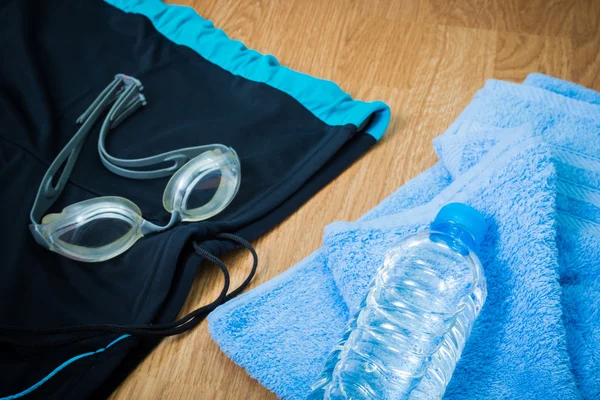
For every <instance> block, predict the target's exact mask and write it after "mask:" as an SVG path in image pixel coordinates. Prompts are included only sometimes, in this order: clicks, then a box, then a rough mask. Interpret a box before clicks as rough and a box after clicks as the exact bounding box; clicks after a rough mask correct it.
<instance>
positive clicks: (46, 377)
mask: <svg viewBox="0 0 600 400" xmlns="http://www.w3.org/2000/svg"><path fill="white" fill-rule="evenodd" d="M129 336H130V335H122V336H119V337H118V338H116V339H115V340H113V341H112V342H110V343H109V344H107V345H106V347H103V348H101V349H98V350H96V351H92V352H89V353H83V354H80V355H78V356H75V357H73V358H70V359H68V360H67V361H65V362H64V363H62V364H60V365H59V366H58V367H56V368H55V369H54V371H52V372H50V373H49V374H48V375H46V376H45V377H44V378H42V379H41V380H40V381H39V382H37V383H36V384H34V385H33V386H31V387H29V388H28V389H25V390H23V391H22V392H20V393H17V394H13V395H10V396H7V397H0V400H12V399H17V398H19V397H23V396H25V395H28V394H29V393H31V392H33V391H34V390H35V389H37V388H39V387H40V386H42V385H43V384H44V383H46V382H48V380H50V379H51V378H52V377H53V376H54V375H56V374H58V373H59V372H60V371H61V370H63V369H65V368H66V367H67V366H69V365H70V364H73V363H74V362H75V361H77V360H81V359H82V358H85V357H89V356H93V355H95V354H98V353H102V352H103V351H104V350H106V349H108V348H109V347H110V346H112V345H114V344H115V343H117V342H119V341H121V340H123V339H125V338H128V337H129Z"/></svg>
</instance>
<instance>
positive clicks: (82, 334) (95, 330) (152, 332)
mask: <svg viewBox="0 0 600 400" xmlns="http://www.w3.org/2000/svg"><path fill="white" fill-rule="evenodd" d="M216 238H217V239H226V240H231V241H233V242H236V243H238V244H240V245H241V246H243V247H245V248H246V249H248V250H249V251H250V253H252V257H253V259H254V261H253V263H252V269H251V270H250V273H249V274H248V276H247V277H246V279H245V280H244V282H242V283H241V284H240V285H239V286H238V287H237V288H236V289H235V290H233V291H232V292H231V293H229V294H228V293H227V292H228V291H229V284H230V277H229V271H228V270H227V266H226V265H225V264H224V263H223V262H222V261H221V260H220V259H219V258H217V257H215V256H214V255H213V254H211V253H209V252H208V251H206V250H204V249H202V248H201V247H200V245H198V243H196V242H194V243H193V245H194V250H195V251H196V253H197V254H198V255H200V256H201V257H203V258H205V259H207V260H208V261H210V262H212V263H213V264H215V265H217V266H218V267H219V269H220V270H221V272H222V273H223V277H224V279H225V283H224V285H223V289H221V293H220V294H219V297H217V299H216V300H215V301H213V302H211V303H209V304H207V305H205V306H202V307H200V308H197V309H196V310H194V311H192V312H191V313H189V314H187V315H186V316H184V317H182V318H180V319H178V320H177V321H173V322H171V323H167V324H160V325H115V324H85V325H72V326H65V327H59V328H27V327H16V326H6V325H0V332H2V333H8V332H12V333H13V334H14V333H20V334H26V335H33V336H35V335H60V334H66V333H77V335H74V336H70V337H66V338H61V339H55V340H47V341H32V340H29V341H28V340H20V339H11V338H8V337H4V336H0V344H7V345H11V346H19V347H33V348H46V347H60V346H65V345H68V344H71V343H75V342H78V341H81V340H84V339H89V338H91V337H95V336H100V335H103V334H107V333H121V334H130V335H134V336H160V337H164V336H173V335H177V334H179V333H183V332H185V331H187V330H189V329H191V328H193V327H195V326H196V325H198V324H199V323H200V322H201V321H202V320H203V319H204V318H206V316H207V315H208V314H209V313H210V312H211V311H212V310H214V309H215V308H217V307H218V306H219V305H221V304H223V303H225V302H226V301H228V300H230V299H232V298H233V297H235V296H237V295H238V294H239V293H240V292H241V291H242V290H244V289H245V288H246V286H248V284H249V283H250V281H252V278H253V277H254V274H255V273H256V269H257V267H258V255H257V254H256V251H255V250H254V247H252V245H251V244H250V242H248V241H247V240H244V239H242V238H241V237H239V236H236V235H232V234H229V233H220V234H218V235H216Z"/></svg>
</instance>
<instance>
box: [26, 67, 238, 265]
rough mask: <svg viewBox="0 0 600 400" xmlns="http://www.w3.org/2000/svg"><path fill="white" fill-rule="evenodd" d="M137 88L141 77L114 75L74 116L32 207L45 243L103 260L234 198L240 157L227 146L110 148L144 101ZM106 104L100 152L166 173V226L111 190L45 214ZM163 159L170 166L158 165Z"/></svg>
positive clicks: (154, 174)
mask: <svg viewBox="0 0 600 400" xmlns="http://www.w3.org/2000/svg"><path fill="white" fill-rule="evenodd" d="M142 90H143V87H142V84H141V82H140V81H139V80H137V79H135V78H133V77H130V76H127V75H123V74H119V75H117V76H115V79H114V80H113V82H112V83H111V84H110V85H108V87H106V89H104V91H102V93H101V94H100V95H99V96H98V98H97V99H96V100H95V101H94V102H93V103H92V105H91V106H90V107H89V108H88V109H87V110H86V111H85V112H84V113H83V114H82V115H81V117H79V118H78V119H77V123H79V124H81V127H80V128H79V130H78V131H77V133H76V134H75V135H74V136H73V138H72V139H71V140H70V141H69V142H68V143H67V145H66V146H65V147H64V148H63V149H62V150H61V152H60V153H59V154H58V156H57V157H56V159H55V160H54V161H53V162H52V164H51V165H50V167H49V168H48V170H47V171H46V174H45V175H44V178H43V179H42V182H41V184H40V187H39V189H38V192H37V196H36V198H35V201H34V203H33V207H32V209H31V213H30V219H31V225H30V229H31V232H32V234H33V237H34V238H35V240H36V241H37V242H38V243H39V244H41V245H42V246H44V247H45V248H47V249H49V250H51V251H54V252H56V253H58V254H61V255H63V256H65V257H68V258H71V259H74V260H79V261H84V262H98V261H105V260H108V259H111V258H113V257H116V256H117V255H119V254H121V253H123V252H124V251H126V250H127V249H129V248H130V247H131V246H133V244H134V243H135V242H136V241H137V240H138V239H140V238H141V237H143V236H146V235H149V234H152V233H157V232H161V231H164V230H166V229H169V228H171V227H173V226H175V225H176V224H178V223H179V222H181V221H190V222H193V221H202V220H206V219H208V218H210V217H212V216H214V215H216V214H218V213H219V212H221V211H222V210H223V209H224V208H225V207H227V206H228V205H229V203H231V201H232V200H233V198H234V197H235V195H236V193H237V191H238V189H239V186H240V160H239V158H238V156H237V154H236V153H235V151H234V150H233V149H231V148H229V147H226V146H224V145H221V144H212V145H206V146H197V147H188V148H184V149H179V150H173V151H169V152H166V153H162V154H158V155H155V156H151V157H146V158H139V159H121V158H117V157H113V156H111V155H110V154H108V152H107V151H106V148H105V145H104V144H105V141H106V136H107V135H108V132H109V131H110V130H111V129H114V128H116V127H117V126H118V125H119V124H120V123H121V122H123V121H124V120H125V119H126V118H127V117H128V116H130V115H131V114H133V113H134V112H135V111H137V110H138V109H139V108H140V107H142V106H144V105H145V104H146V99H145V98H144V96H143V95H142V93H141V91H142ZM109 107H110V109H109V111H108V114H107V115H106V117H105V119H104V121H103V123H102V127H101V129H100V136H99V139H98V153H99V155H100V159H101V160H102V163H103V164H104V166H105V167H106V168H108V169H109V170H110V171H111V172H113V173H115V174H117V175H120V176H123V177H126V178H131V179H156V178H161V177H166V176H170V175H172V177H171V179H170V180H169V182H168V183H167V186H166V187H165V191H164V194H163V206H164V208H165V209H166V210H167V211H168V212H170V213H171V219H170V221H169V222H168V224H167V225H164V226H159V225H155V224H153V223H152V222H150V221H147V220H145V219H143V218H142V213H141V211H140V209H139V208H138V207H137V206H136V205H135V204H134V203H133V202H131V201H130V200H127V199H125V198H123V197H116V196H106V197H97V198H94V199H90V200H86V201H81V202H79V203H75V204H73V205H70V206H68V207H66V208H65V209H63V210H62V212H60V213H58V214H48V215H45V216H44V214H45V213H46V212H47V211H48V209H49V208H50V207H51V206H52V205H53V204H54V203H55V202H56V200H57V198H58V196H59V195H60V194H61V193H62V191H63V189H64V187H65V185H66V183H67V181H68V179H69V176H70V175H71V171H72V170H73V167H74V166H75V162H76V161H77V157H78V156H79V153H80V152H81V149H82V147H83V144H84V142H85V139H86V137H87V136H88V134H89V133H90V131H91V129H92V127H93V125H94V124H95V123H96V121H97V120H98V118H99V117H100V115H102V114H103V113H104V112H105V111H106V109H108V108H109ZM161 164H162V165H163V166H164V165H168V166H166V167H163V168H158V167H159V166H160V165H161ZM153 167H154V168H155V169H151V168H153ZM132 168H133V169H132ZM59 172H60V174H59ZM42 216H44V217H43V218H42ZM40 219H41V223H38V221H40Z"/></svg>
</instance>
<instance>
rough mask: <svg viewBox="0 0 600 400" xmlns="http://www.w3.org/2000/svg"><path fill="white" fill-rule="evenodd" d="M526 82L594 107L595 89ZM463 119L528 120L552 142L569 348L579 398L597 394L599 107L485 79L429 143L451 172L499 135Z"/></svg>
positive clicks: (538, 79) (535, 79)
mask: <svg viewBox="0 0 600 400" xmlns="http://www.w3.org/2000/svg"><path fill="white" fill-rule="evenodd" d="M526 83H528V84H535V85H536V86H538V85H539V86H541V87H546V88H549V89H552V90H553V91H556V92H558V93H562V94H568V95H572V96H573V97H574V98H576V99H586V100H589V101H591V102H592V103H594V102H595V103H596V104H600V94H598V93H596V92H593V91H591V90H589V89H583V88H581V87H579V86H577V85H574V84H571V83H569V82H564V81H560V80H558V79H556V78H550V77H546V76H544V75H541V74H532V75H531V76H530V77H528V78H527V80H526ZM465 120H469V121H474V122H472V124H473V126H475V127H476V128H475V129H481V127H482V124H491V125H496V126H505V127H506V126H516V125H519V124H521V123H523V122H525V121H529V122H531V123H532V124H533V125H534V127H535V128H534V130H535V133H536V134H538V135H543V137H544V138H545V139H546V140H547V141H548V143H549V144H550V146H551V149H552V158H553V161H554V164H555V166H556V170H557V174H558V180H557V193H556V197H557V198H556V202H557V203H556V207H557V243H558V251H559V275H560V284H561V304H562V309H563V314H564V323H565V327H566V342H567V348H568V353H569V357H570V360H571V367H572V371H573V374H574V376H575V379H576V381H577V385H578V387H579V389H580V390H581V393H582V394H583V396H584V398H600V373H599V371H600V354H599V353H598V349H600V279H599V278H598V277H599V276H600V190H599V189H600V140H599V139H600V137H599V136H600V106H598V105H595V104H591V103H588V102H583V101H578V100H575V99H571V98H567V97H565V96H562V95H559V94H556V93H551V92H549V91H547V90H542V89H539V88H536V87H528V86H526V85H515V84H512V83H507V82H500V81H489V82H488V83H487V84H486V86H485V87H484V89H482V90H481V91H480V92H479V93H478V94H477V96H476V97H475V100H474V101H473V102H472V103H471V104H470V105H469V106H468V107H467V108H466V109H465V111H464V112H463V113H462V114H461V116H460V117H459V118H458V120H457V122H456V123H455V124H454V125H453V126H452V127H451V128H450V129H449V130H448V131H447V132H446V133H445V134H444V135H442V136H440V137H439V138H437V139H435V141H434V143H435V148H436V151H437V153H438V155H439V157H440V159H441V160H442V162H443V163H444V165H445V166H446V167H447V168H448V170H449V171H450V173H451V174H452V175H453V176H456V174H457V173H459V172H460V170H461V169H463V168H465V166H468V165H470V164H472V163H473V162H476V160H477V157H480V156H481V154H482V153H484V152H485V149H486V148H487V147H489V146H490V143H494V142H495V141H496V140H498V137H499V136H498V135H497V133H498V131H493V130H492V131H488V132H489V133H487V134H485V135H478V134H477V132H475V133H467V132H466V130H465V129H463V127H464V124H462V122H463V121H465ZM471 132H473V131H471ZM474 148H475V149H481V150H482V151H481V152H479V153H478V152H474V151H472V149H474Z"/></svg>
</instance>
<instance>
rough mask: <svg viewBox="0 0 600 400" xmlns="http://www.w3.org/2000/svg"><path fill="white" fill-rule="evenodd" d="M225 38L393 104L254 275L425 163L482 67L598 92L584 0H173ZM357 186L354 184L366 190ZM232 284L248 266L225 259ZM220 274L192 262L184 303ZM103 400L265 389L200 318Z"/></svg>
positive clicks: (203, 299) (297, 256)
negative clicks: (381, 128) (381, 126)
mask: <svg viewBox="0 0 600 400" xmlns="http://www.w3.org/2000/svg"><path fill="white" fill-rule="evenodd" d="M178 2H179V3H180V4H185V5H190V6H192V7H194V8H195V9H196V10H197V11H198V12H199V13H200V14H201V15H203V16H204V17H205V18H208V19H211V20H213V21H214V22H215V25H216V26H218V27H220V28H223V29H224V30H225V31H226V32H227V33H228V35H229V36H230V37H232V38H235V39H239V40H241V41H243V42H244V43H245V44H246V45H248V46H249V47H252V48H255V49H257V50H259V51H261V52H262V53H269V54H274V55H276V56H277V58H278V59H279V60H280V62H281V63H282V64H285V65H287V66H289V67H291V68H293V69H296V70H299V71H302V72H305V73H308V74H311V75H314V76H318V77H322V78H326V79H331V80H334V81H335V82H337V83H338V84H340V85H341V86H342V88H344V90H346V91H347V92H349V93H351V94H352V95H353V96H355V97H357V98H360V99H363V100H375V99H379V100H383V101H385V102H387V103H388V104H389V105H390V106H391V109H392V113H393V116H392V122H391V124H390V127H389V129H388V132H387V134H386V136H385V137H384V139H383V140H382V141H381V142H380V143H379V144H378V145H377V146H376V147H375V148H374V149H373V150H372V151H370V152H369V153H368V154H366V155H365V156H364V157H362V159H361V160H360V161H358V162H357V163H355V164H354V165H353V166H352V167H350V168H349V169H348V170H347V171H346V172H345V173H344V174H342V175H341V176H340V177H339V178H337V179H336V180H335V181H334V182H332V183H331V184H329V185H328V186H327V187H326V188H325V189H324V190H322V191H321V192H320V193H318V194H317V195H316V196H314V197H313V198H312V199H311V200H310V201H309V202H308V203H307V204H305V205H304V206H303V207H302V208H300V209H299V210H298V211H297V212H296V213H294V214H293V215H292V216H290V217H289V218H288V219H287V220H286V221H285V222H283V223H282V224H281V225H280V226H278V227H277V228H276V229H274V230H273V231H272V232H270V233H268V234H267V235H265V236H263V237H262V238H261V239H260V240H258V241H256V242H255V243H254V245H255V246H256V249H257V251H258V253H259V256H260V266H259V271H258V274H257V276H256V278H255V279H254V281H253V282H252V285H251V287H256V286H257V285H260V284H262V283H264V282H266V281H268V280H270V279H272V278H273V277H274V276H276V275H278V274H280V273H281V272H283V271H285V270H286V269H288V268H290V267H291V266H293V265H294V264H296V263H297V262H299V261H300V260H302V259H303V258H304V257H306V256H307V255H308V254H310V253H311V252H312V251H313V250H314V249H316V248H317V247H318V246H319V245H320V242H321V236H322V231H323V227H324V226H325V225H327V224H328V223H330V222H332V221H335V220H354V219H356V218H357V217H359V216H360V215H361V214H363V213H364V212H366V211H367V210H369V209H370V208H372V207H374V206H375V205H376V204H377V203H379V202H380V201H381V200H382V199H383V198H385V197H386V196H387V195H389V194H390V193H392V192H393V191H394V190H395V189H396V188H398V187H399V186H400V185H402V184H403V183H405V182H406V181H408V180H409V179H411V178H412V177H414V176H415V175H417V174H418V173H420V172H422V171H423V170H425V169H426V168H428V167H430V166H431V165H433V164H434V163H435V161H436V157H435V154H434V152H433V150H432V147H431V140H432V139H433V138H434V137H435V136H437V135H439V134H440V133H442V132H443V131H444V129H445V128H446V127H447V126H448V125H449V124H450V123H451V122H452V121H453V120H454V119H455V118H456V117H457V116H458V114H459V113H460V111H461V110H462V109H463V108H464V107H465V106H466V105H467V104H468V103H469V101H470V100H471V98H472V97H473V95H474V94H475V92H476V91H477V90H478V89H479V88H481V87H482V86H483V84H484V82H485V80H486V79H488V78H493V77H495V78H500V79H507V80H513V81H521V80H523V79H524V78H525V76H526V75H527V74H528V73H530V72H534V71H539V72H544V73H546V74H550V75H554V76H558V77H561V78H566V79H570V80H573V81H575V82H577V83H580V84H583V85H586V86H589V87H592V88H594V89H595V90H600V23H599V21H600V1H596V0H533V1H532V0H451V1H446V0H421V1H419V0H370V1H361V0H329V1H321V0H286V1H283V0H282V1H267V0H237V1H234V0H197V1H194V0H179V1H178ZM367 188H368V190H365V189H367ZM224 261H225V262H226V264H227V265H230V266H232V278H233V284H237V283H239V282H241V281H242V279H243V277H244V276H245V274H246V273H247V268H248V266H249V265H250V258H249V256H248V255H247V254H246V253H245V252H238V253H234V254H231V255H229V256H228V257H225V259H224ZM221 279H222V278H221V277H220V275H219V274H218V273H217V271H215V270H214V269H211V268H210V267H209V266H204V267H202V269H201V270H200V271H199V272H198V276H197V278H196V280H195V282H194V285H193V288H192V290H191V292H190V295H189V297H188V299H187V302H186V304H185V306H184V308H183V310H182V314H183V313H187V312H189V311H191V310H192V309H194V308H196V307H197V306H199V305H201V304H205V303H207V302H208V301H210V300H211V299H213V298H215V297H216V295H217V293H218V290H219V289H220V287H221V283H222V281H221ZM112 398H113V399H219V400H220V399H223V400H230V399H231V400H235V399H244V400H246V399H275V396H274V395H273V394H272V393H270V392H269V391H267V390H266V389H264V388H263V387H262V386H260V385H259V384H258V383H257V382H256V381H255V380H253V379H252V378H250V377H249V376H248V375H247V374H246V372H245V371H244V370H243V369H242V368H240V367H238V366H236V365H235V364H234V363H233V362H231V361H230V360H229V359H228V358H227V357H226V356H225V355H224V354H223V353H222V352H221V351H220V350H219V347H218V346H217V345H216V344H215V343H214V342H213V341H212V340H211V339H210V336H209V335H208V332H207V329H206V322H203V323H202V324H201V325H200V326H199V327H197V328H196V329H194V330H193V331H192V332H190V333H188V334H186V335H182V336H180V337H174V338H168V339H166V340H164V341H163V342H162V343H161V344H160V345H159V346H158V347H157V348H156V350H155V351H154V352H153V353H152V354H151V355H150V356H149V357H148V358H147V359H146V360H145V361H144V362H143V363H142V364H141V365H140V366H139V367H138V368H137V369H136V370H135V371H134V372H133V373H132V374H131V375H130V376H129V378H128V379H127V380H126V381H125V382H124V383H123V384H122V385H121V386H120V387H119V388H118V389H117V390H116V391H115V393H114V394H113V396H112Z"/></svg>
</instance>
